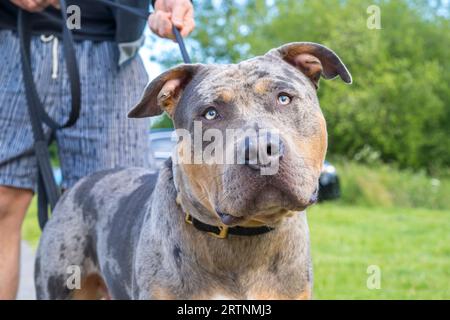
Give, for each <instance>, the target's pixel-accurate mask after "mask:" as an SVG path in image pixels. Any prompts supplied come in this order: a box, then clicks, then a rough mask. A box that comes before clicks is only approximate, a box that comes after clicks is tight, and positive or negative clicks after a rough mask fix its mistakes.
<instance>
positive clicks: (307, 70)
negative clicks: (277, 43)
mask: <svg viewBox="0 0 450 320" xmlns="http://www.w3.org/2000/svg"><path fill="white" fill-rule="evenodd" d="M267 55H269V56H274V55H275V56H278V57H280V58H281V59H282V60H284V61H285V62H287V63H289V64H291V65H293V66H294V67H296V68H297V69H299V70H300V71H301V72H303V73H304V74H305V75H306V76H307V77H308V78H309V79H311V81H312V82H313V83H314V85H315V87H316V88H318V87H319V80H320V76H322V77H324V78H325V79H333V78H335V77H337V76H340V77H341V79H342V80H343V81H344V82H345V83H352V76H351V74H350V72H349V71H348V70H347V68H346V66H345V65H344V63H343V62H342V61H341V59H339V57H338V56H337V55H336V54H335V53H334V52H333V51H332V50H330V49H328V48H327V47H325V46H322V45H320V44H318V43H313V42H293V43H289V44H286V45H284V46H281V47H279V48H277V49H273V50H271V51H269V52H268V53H267Z"/></svg>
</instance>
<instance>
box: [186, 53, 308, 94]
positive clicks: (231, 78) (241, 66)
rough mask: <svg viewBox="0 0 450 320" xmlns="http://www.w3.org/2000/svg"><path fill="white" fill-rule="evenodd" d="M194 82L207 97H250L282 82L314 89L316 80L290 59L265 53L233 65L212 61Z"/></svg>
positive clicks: (198, 92)
mask: <svg viewBox="0 0 450 320" xmlns="http://www.w3.org/2000/svg"><path fill="white" fill-rule="evenodd" d="M198 80H199V81H194V83H193V86H189V87H190V88H189V89H194V90H195V92H196V93H197V97H196V98H197V99H201V100H204V101H211V102H212V101H215V100H219V101H220V100H222V101H223V102H226V103H229V102H232V101H233V100H239V99H248V98H249V97H251V95H261V94H264V93H266V92H268V91H270V90H272V89H275V88H277V87H280V86H282V85H286V86H289V85H290V86H292V87H294V88H295V89H297V90H298V89H303V88H304V89H305V90H308V89H310V90H314V86H313V84H312V83H311V82H310V81H309V79H308V78H307V77H306V76H305V75H304V74H303V73H301V72H296V69H295V68H294V67H292V66H291V65H289V64H287V63H280V62H279V61H276V60H275V59H274V58H272V57H269V56H261V57H257V58H253V59H250V60H246V61H243V62H240V63H238V64H231V65H211V66H209V67H208V68H207V70H205V72H204V74H203V75H201V74H200V75H199V78H198Z"/></svg>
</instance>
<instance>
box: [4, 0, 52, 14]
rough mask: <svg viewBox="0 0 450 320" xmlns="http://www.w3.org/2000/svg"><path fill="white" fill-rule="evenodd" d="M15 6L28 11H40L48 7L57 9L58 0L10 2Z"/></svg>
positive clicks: (20, 0) (13, 0)
mask: <svg viewBox="0 0 450 320" xmlns="http://www.w3.org/2000/svg"><path fill="white" fill-rule="evenodd" d="M11 2H12V3H14V4H15V5H16V6H18V7H20V8H22V9H24V10H27V11H30V12H36V11H42V10H44V9H45V8H47V7H48V6H49V5H51V6H53V7H55V8H58V9H59V0H11Z"/></svg>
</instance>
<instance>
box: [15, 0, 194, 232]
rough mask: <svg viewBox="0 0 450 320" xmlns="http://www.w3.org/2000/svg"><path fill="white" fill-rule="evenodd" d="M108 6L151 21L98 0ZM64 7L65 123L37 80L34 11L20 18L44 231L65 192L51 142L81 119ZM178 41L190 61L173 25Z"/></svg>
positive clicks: (77, 80) (145, 13)
mask: <svg viewBox="0 0 450 320" xmlns="http://www.w3.org/2000/svg"><path fill="white" fill-rule="evenodd" d="M97 1H98V2H101V3H103V4H105V5H107V6H110V7H114V8H116V9H119V10H124V11H126V12H128V13H131V14H133V15H135V16H137V17H140V18H142V19H145V20H147V19H148V17H149V15H150V12H148V11H143V10H138V9H136V8H132V7H129V6H125V5H123V4H119V3H116V2H112V1H110V0H97ZM59 2H60V6H61V19H62V20H61V21H58V23H60V24H61V27H62V31H63V32H62V38H63V48H64V59H65V63H66V68H67V72H68V76H69V81H70V92H71V98H72V100H71V105H72V106H71V111H70V114H69V118H68V119H67V121H66V122H65V123H63V124H59V123H58V122H56V121H55V120H54V119H52V118H51V117H50V116H49V115H48V114H47V112H46V111H45V108H44V106H43V104H42V102H41V100H40V98H39V95H38V93H37V89H36V84H35V83H34V79H33V72H32V68H31V59H30V57H31V54H30V43H31V31H32V30H31V25H30V21H31V19H30V16H31V13H29V12H27V11H25V10H22V9H20V10H19V14H18V20H17V29H18V33H19V38H20V54H21V63H22V75H23V81H24V87H25V95H26V101H27V105H28V114H29V117H30V121H31V128H32V132H33V137H34V152H35V155H36V160H37V165H38V177H37V194H38V219H39V226H40V228H41V229H42V230H43V229H44V227H45V224H46V223H47V221H48V218H49V209H50V211H52V210H53V209H54V208H55V205H56V203H57V201H58V199H59V197H60V195H61V190H60V188H59V187H58V185H57V183H56V181H55V177H54V175H53V170H52V166H51V162H50V155H49V151H48V145H49V144H50V143H51V141H52V137H53V134H52V133H55V132H56V131H57V130H59V129H63V128H68V127H71V126H73V125H74V124H75V123H76V121H77V120H78V118H79V115H80V110H81V85H80V74H79V70H78V63H77V59H76V56H75V47H74V40H73V37H72V33H71V31H70V30H69V29H68V28H67V26H66V23H65V21H67V4H66V1H65V0H60V1H59ZM40 14H43V15H45V16H46V17H48V18H49V19H52V20H55V18H54V17H53V16H51V15H49V14H47V13H46V12H45V11H42V12H40ZM172 31H173V33H174V35H175V38H176V41H177V42H178V45H179V47H180V51H181V55H182V57H183V61H184V62H185V63H190V62H191V60H190V58H189V54H188V52H187V50H186V47H185V45H184V41H183V38H182V37H181V35H180V32H179V30H178V29H177V28H176V27H175V26H173V29H172ZM43 124H46V125H47V126H48V127H49V128H50V129H51V135H50V138H48V137H46V136H45V134H44V130H43V128H42V125H43Z"/></svg>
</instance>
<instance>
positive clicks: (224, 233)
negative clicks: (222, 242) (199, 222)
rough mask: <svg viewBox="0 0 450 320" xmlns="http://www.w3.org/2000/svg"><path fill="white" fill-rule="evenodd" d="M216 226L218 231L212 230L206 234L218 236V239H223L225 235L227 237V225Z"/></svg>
mask: <svg viewBox="0 0 450 320" xmlns="http://www.w3.org/2000/svg"><path fill="white" fill-rule="evenodd" d="M217 228H219V230H220V232H219V233H218V234H217V233H214V232H208V234H209V235H210V236H213V237H215V238H219V239H225V238H226V237H228V228H229V227H227V226H217Z"/></svg>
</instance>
